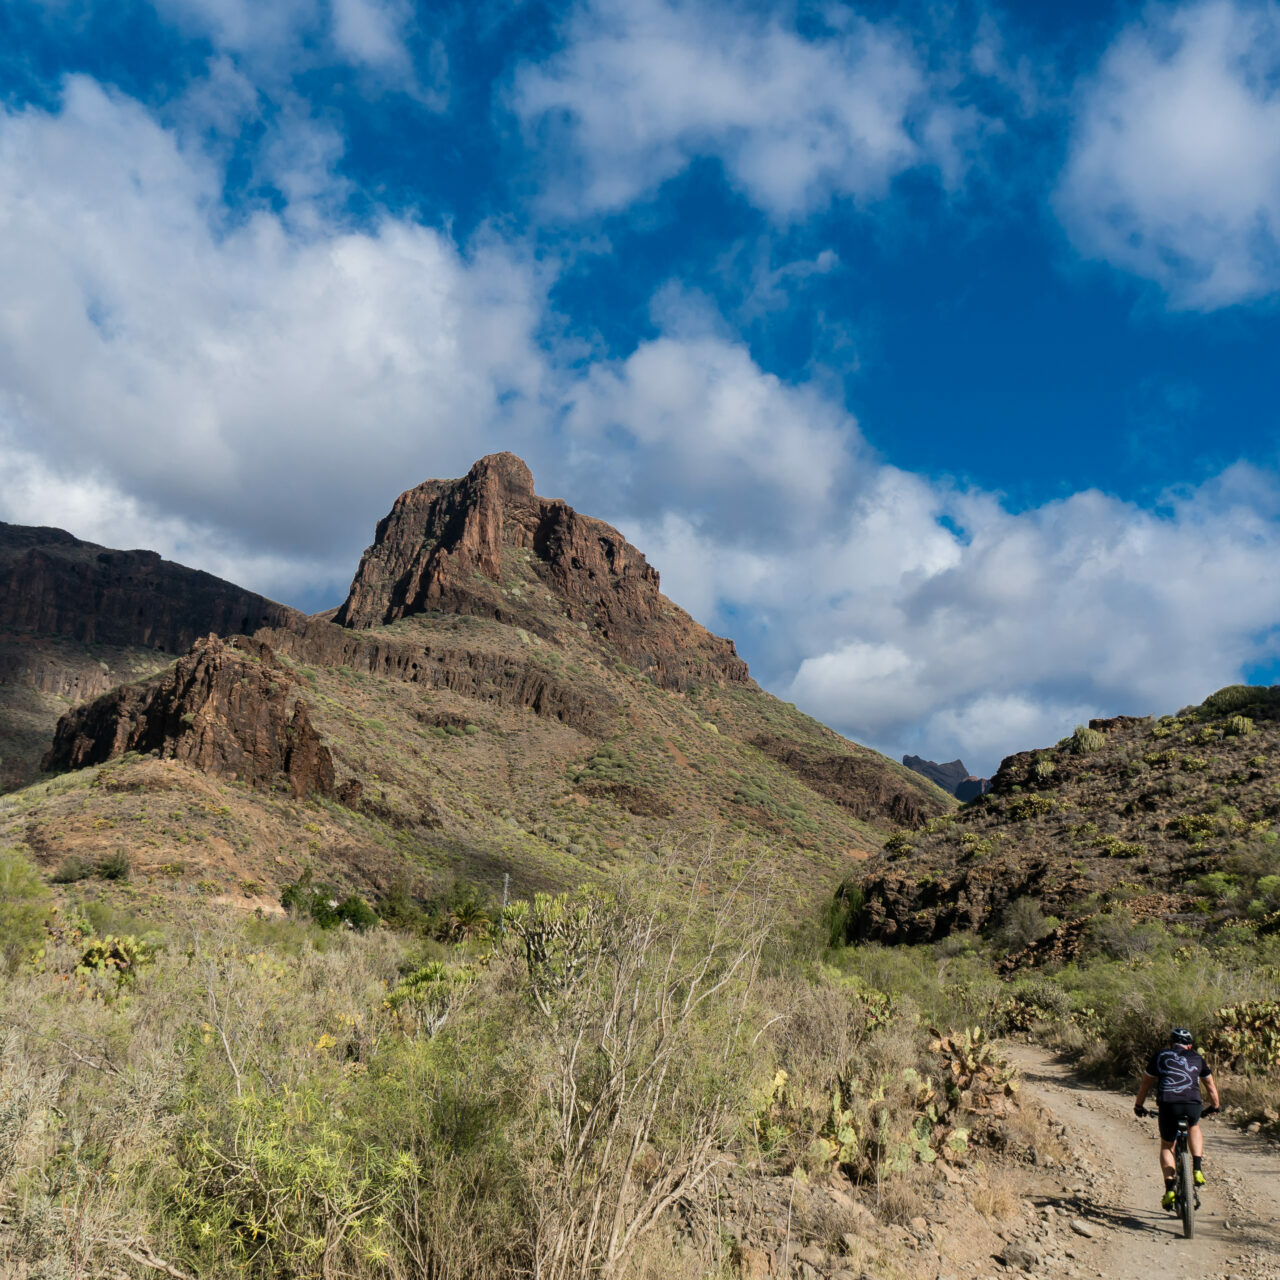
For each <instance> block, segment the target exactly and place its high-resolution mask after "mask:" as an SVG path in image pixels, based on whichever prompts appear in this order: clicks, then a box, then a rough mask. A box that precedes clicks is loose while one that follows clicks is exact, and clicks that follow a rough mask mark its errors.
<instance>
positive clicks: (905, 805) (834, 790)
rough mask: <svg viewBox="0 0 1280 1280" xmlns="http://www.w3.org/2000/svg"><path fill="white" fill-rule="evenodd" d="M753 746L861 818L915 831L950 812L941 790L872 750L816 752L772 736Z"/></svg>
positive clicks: (765, 737) (760, 737)
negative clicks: (899, 772) (897, 770)
mask: <svg viewBox="0 0 1280 1280" xmlns="http://www.w3.org/2000/svg"><path fill="white" fill-rule="evenodd" d="M752 745H753V746H756V747H759V748H760V750H761V751H763V752H764V753H765V755H767V756H769V757H770V759H773V760H776V761H777V762H778V763H779V764H781V765H785V766H786V767H787V768H788V769H790V770H791V771H792V772H793V773H795V774H797V775H798V776H799V777H800V778H802V779H803V780H804V782H805V783H806V784H807V785H808V786H810V787H812V788H813V790H814V791H816V792H818V794H819V795H824V796H826V797H827V799H828V800H833V801H835V803H836V804H838V805H840V806H841V807H842V808H845V809H848V810H849V812H850V813H852V814H853V815H854V817H856V818H862V819H864V820H870V821H872V822H885V821H887V822H891V823H893V824H894V825H895V826H899V827H906V828H908V829H909V830H915V829H916V828H917V827H922V826H924V824H925V823H926V822H928V820H929V819H930V818H933V817H937V816H938V815H939V814H941V813H945V812H946V811H947V809H946V805H945V804H944V803H943V801H942V797H941V796H939V795H938V793H937V792H936V791H935V792H933V793H932V795H931V794H930V793H929V790H927V789H926V788H924V787H920V786H913V785H912V784H911V782H909V781H906V780H904V779H903V778H902V777H899V776H895V775H894V774H893V773H891V772H890V771H889V770H888V769H886V768H885V762H884V760H883V759H882V758H881V757H879V756H874V755H872V754H871V753H870V752H868V753H867V754H866V756H865V757H863V756H859V755H853V754H850V753H848V752H823V751H815V750H814V749H813V748H812V747H810V746H802V745H801V744H799V743H796V742H795V741H793V740H791V739H788V738H778V737H774V736H773V735H771V734H761V735H759V736H758V737H756V738H754V739H753V740H752ZM909 776H910V775H906V777H908V778H909Z"/></svg>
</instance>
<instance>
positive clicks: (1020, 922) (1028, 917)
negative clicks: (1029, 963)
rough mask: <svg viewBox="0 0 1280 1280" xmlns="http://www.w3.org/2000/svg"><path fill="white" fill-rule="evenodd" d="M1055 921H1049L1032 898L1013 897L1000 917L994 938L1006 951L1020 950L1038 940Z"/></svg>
mask: <svg viewBox="0 0 1280 1280" xmlns="http://www.w3.org/2000/svg"><path fill="white" fill-rule="evenodd" d="M1056 923H1057V922H1056V921H1054V923H1053V924H1051V923H1050V918H1049V917H1046V916H1045V914H1044V911H1043V910H1042V909H1041V907H1040V904H1039V903H1038V902H1037V901H1036V900H1035V899H1034V898H1015V899H1014V900H1013V901H1012V902H1011V903H1010V904H1009V905H1008V906H1007V907H1006V908H1005V910H1004V914H1003V915H1002V916H1001V917H1000V927H999V929H997V930H996V938H997V940H998V941H999V942H1000V943H1001V945H1002V946H1004V948H1005V949H1006V950H1007V951H1021V950H1022V949H1023V948H1024V947H1029V946H1031V944H1032V943H1033V942H1039V941H1040V939H1041V938H1043V937H1044V936H1045V934H1046V933H1048V932H1049V931H1050V930H1051V929H1052V928H1053V927H1054V924H1056Z"/></svg>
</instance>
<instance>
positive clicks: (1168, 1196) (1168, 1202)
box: [1160, 1187, 1174, 1209]
mask: <svg viewBox="0 0 1280 1280" xmlns="http://www.w3.org/2000/svg"><path fill="white" fill-rule="evenodd" d="M1173 1199H1174V1196H1173V1188H1172V1187H1170V1188H1169V1190H1168V1191H1166V1192H1165V1193H1164V1199H1163V1200H1161V1201H1160V1207H1161V1208H1162V1209H1172V1208H1173Z"/></svg>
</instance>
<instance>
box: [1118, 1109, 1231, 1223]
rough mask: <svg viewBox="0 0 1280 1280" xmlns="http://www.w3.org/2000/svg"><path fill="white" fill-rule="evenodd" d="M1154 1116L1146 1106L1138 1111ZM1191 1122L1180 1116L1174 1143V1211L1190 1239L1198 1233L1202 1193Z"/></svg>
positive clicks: (1207, 1113)
mask: <svg viewBox="0 0 1280 1280" xmlns="http://www.w3.org/2000/svg"><path fill="white" fill-rule="evenodd" d="M1217 1110H1218V1108H1217V1107H1206V1108H1205V1109H1204V1110H1203V1111H1202V1112H1201V1113H1200V1118H1201V1119H1203V1118H1204V1117H1205V1116H1211V1115H1214V1114H1215V1113H1216V1112H1217ZM1138 1114H1139V1115H1143V1116H1154V1115H1155V1114H1156V1112H1154V1111H1148V1110H1147V1108H1146V1107H1143V1108H1142V1110H1141V1111H1140V1112H1139V1113H1138ZM1190 1129H1191V1123H1190V1121H1189V1120H1188V1119H1187V1118H1186V1116H1179V1117H1178V1136H1177V1138H1175V1139H1174V1143H1173V1172H1174V1182H1173V1212H1174V1215H1175V1216H1176V1217H1178V1218H1181V1219H1182V1234H1183V1235H1184V1236H1186V1238H1187V1239H1188V1240H1190V1239H1191V1238H1192V1237H1193V1236H1194V1235H1195V1233H1196V1210H1197V1209H1198V1208H1199V1207H1200V1193H1199V1191H1198V1190H1197V1189H1196V1179H1195V1166H1194V1164H1192V1161H1191V1145H1190V1143H1189V1142H1188V1141H1187V1134H1188V1132H1190Z"/></svg>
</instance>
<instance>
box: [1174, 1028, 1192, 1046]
mask: <svg viewBox="0 0 1280 1280" xmlns="http://www.w3.org/2000/svg"><path fill="white" fill-rule="evenodd" d="M1169 1043H1170V1044H1178V1045H1182V1046H1183V1047H1184V1048H1187V1049H1190V1048H1191V1046H1192V1045H1193V1044H1195V1040H1194V1038H1193V1037H1192V1035H1191V1032H1190V1031H1188V1030H1187V1029H1186V1027H1174V1029H1173V1030H1172V1031H1170V1032H1169Z"/></svg>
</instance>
